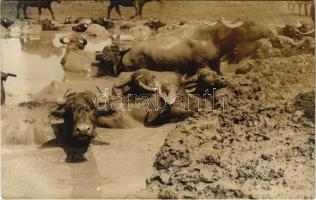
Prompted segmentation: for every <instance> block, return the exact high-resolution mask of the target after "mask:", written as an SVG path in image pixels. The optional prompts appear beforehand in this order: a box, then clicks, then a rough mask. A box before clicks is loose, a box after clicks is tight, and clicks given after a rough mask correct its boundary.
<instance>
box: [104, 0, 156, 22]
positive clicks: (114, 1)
mask: <svg viewBox="0 0 316 200" xmlns="http://www.w3.org/2000/svg"><path fill="white" fill-rule="evenodd" d="M150 1H152V0H111V2H110V5H109V7H108V19H110V17H111V11H112V9H113V8H115V10H116V12H117V14H118V15H119V16H120V18H121V19H124V17H123V16H122V14H121V11H120V6H125V7H134V8H135V15H134V16H133V17H131V18H134V17H137V16H138V15H139V17H140V18H142V13H143V7H144V5H145V4H146V3H148V2H150ZM156 1H157V2H160V3H161V0H156Z"/></svg>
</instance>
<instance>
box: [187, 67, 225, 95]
mask: <svg viewBox="0 0 316 200" xmlns="http://www.w3.org/2000/svg"><path fill="white" fill-rule="evenodd" d="M228 84H229V82H228V80H227V79H226V78H225V77H224V76H219V75H218V74H217V73H216V72H214V71H212V70H210V69H207V68H202V69H199V70H198V72H197V73H196V74H195V75H193V76H191V77H187V76H186V75H184V76H183V77H182V78H181V85H182V86H183V87H184V88H186V90H187V92H188V93H194V94H199V95H203V94H205V92H206V91H207V90H208V91H209V92H212V91H213V90H217V89H221V88H223V87H226V86H227V85H228Z"/></svg>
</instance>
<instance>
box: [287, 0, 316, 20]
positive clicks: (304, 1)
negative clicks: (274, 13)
mask: <svg viewBox="0 0 316 200" xmlns="http://www.w3.org/2000/svg"><path fill="white" fill-rule="evenodd" d="M311 2H312V1H311V0H296V1H293V0H288V1H287V3H288V9H289V11H290V12H291V13H295V6H296V5H297V7H298V15H301V10H302V6H303V7H304V11H305V16H308V6H309V5H310V4H311Z"/></svg>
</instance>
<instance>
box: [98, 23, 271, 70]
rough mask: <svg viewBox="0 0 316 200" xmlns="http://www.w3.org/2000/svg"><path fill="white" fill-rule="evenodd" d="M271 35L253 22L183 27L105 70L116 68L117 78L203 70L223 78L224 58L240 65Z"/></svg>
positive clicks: (134, 50)
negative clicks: (134, 73) (130, 74)
mask: <svg viewBox="0 0 316 200" xmlns="http://www.w3.org/2000/svg"><path fill="white" fill-rule="evenodd" d="M271 34H272V31H271V30H270V29H269V28H267V27H264V26H261V25H258V24H256V23H254V22H250V21H245V22H241V21H239V22H236V23H231V22H228V21H226V20H224V19H222V20H221V22H217V23H214V24H211V25H210V24H208V25H201V26H198V27H183V28H179V29H177V30H174V31H172V32H170V33H167V35H166V36H162V37H157V38H153V39H150V40H147V41H144V42H139V43H137V44H135V45H134V46H132V47H131V49H130V50H129V51H127V52H124V54H121V59H120V62H119V64H118V63H116V64H114V65H112V66H102V67H103V68H107V69H109V68H114V69H113V74H114V75H118V74H119V73H120V72H122V71H135V70H137V69H140V68H146V69H150V70H155V71H175V72H179V73H182V74H185V73H188V74H195V73H196V71H197V70H198V69H199V68H203V67H207V68H211V69H213V70H214V71H216V72H218V73H219V74H220V73H221V72H220V62H221V61H222V60H223V59H224V58H225V59H226V60H228V61H229V63H237V62H239V61H240V60H241V59H242V58H244V57H247V56H249V55H250V54H251V53H252V52H253V51H255V50H256V49H257V48H258V40H260V39H262V38H268V37H270V36H271Z"/></svg>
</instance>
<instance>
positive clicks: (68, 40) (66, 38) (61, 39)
mask: <svg viewBox="0 0 316 200" xmlns="http://www.w3.org/2000/svg"><path fill="white" fill-rule="evenodd" d="M59 41H60V42H61V43H63V44H68V43H69V42H70V39H69V38H68V37H62V38H60V40H59Z"/></svg>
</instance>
